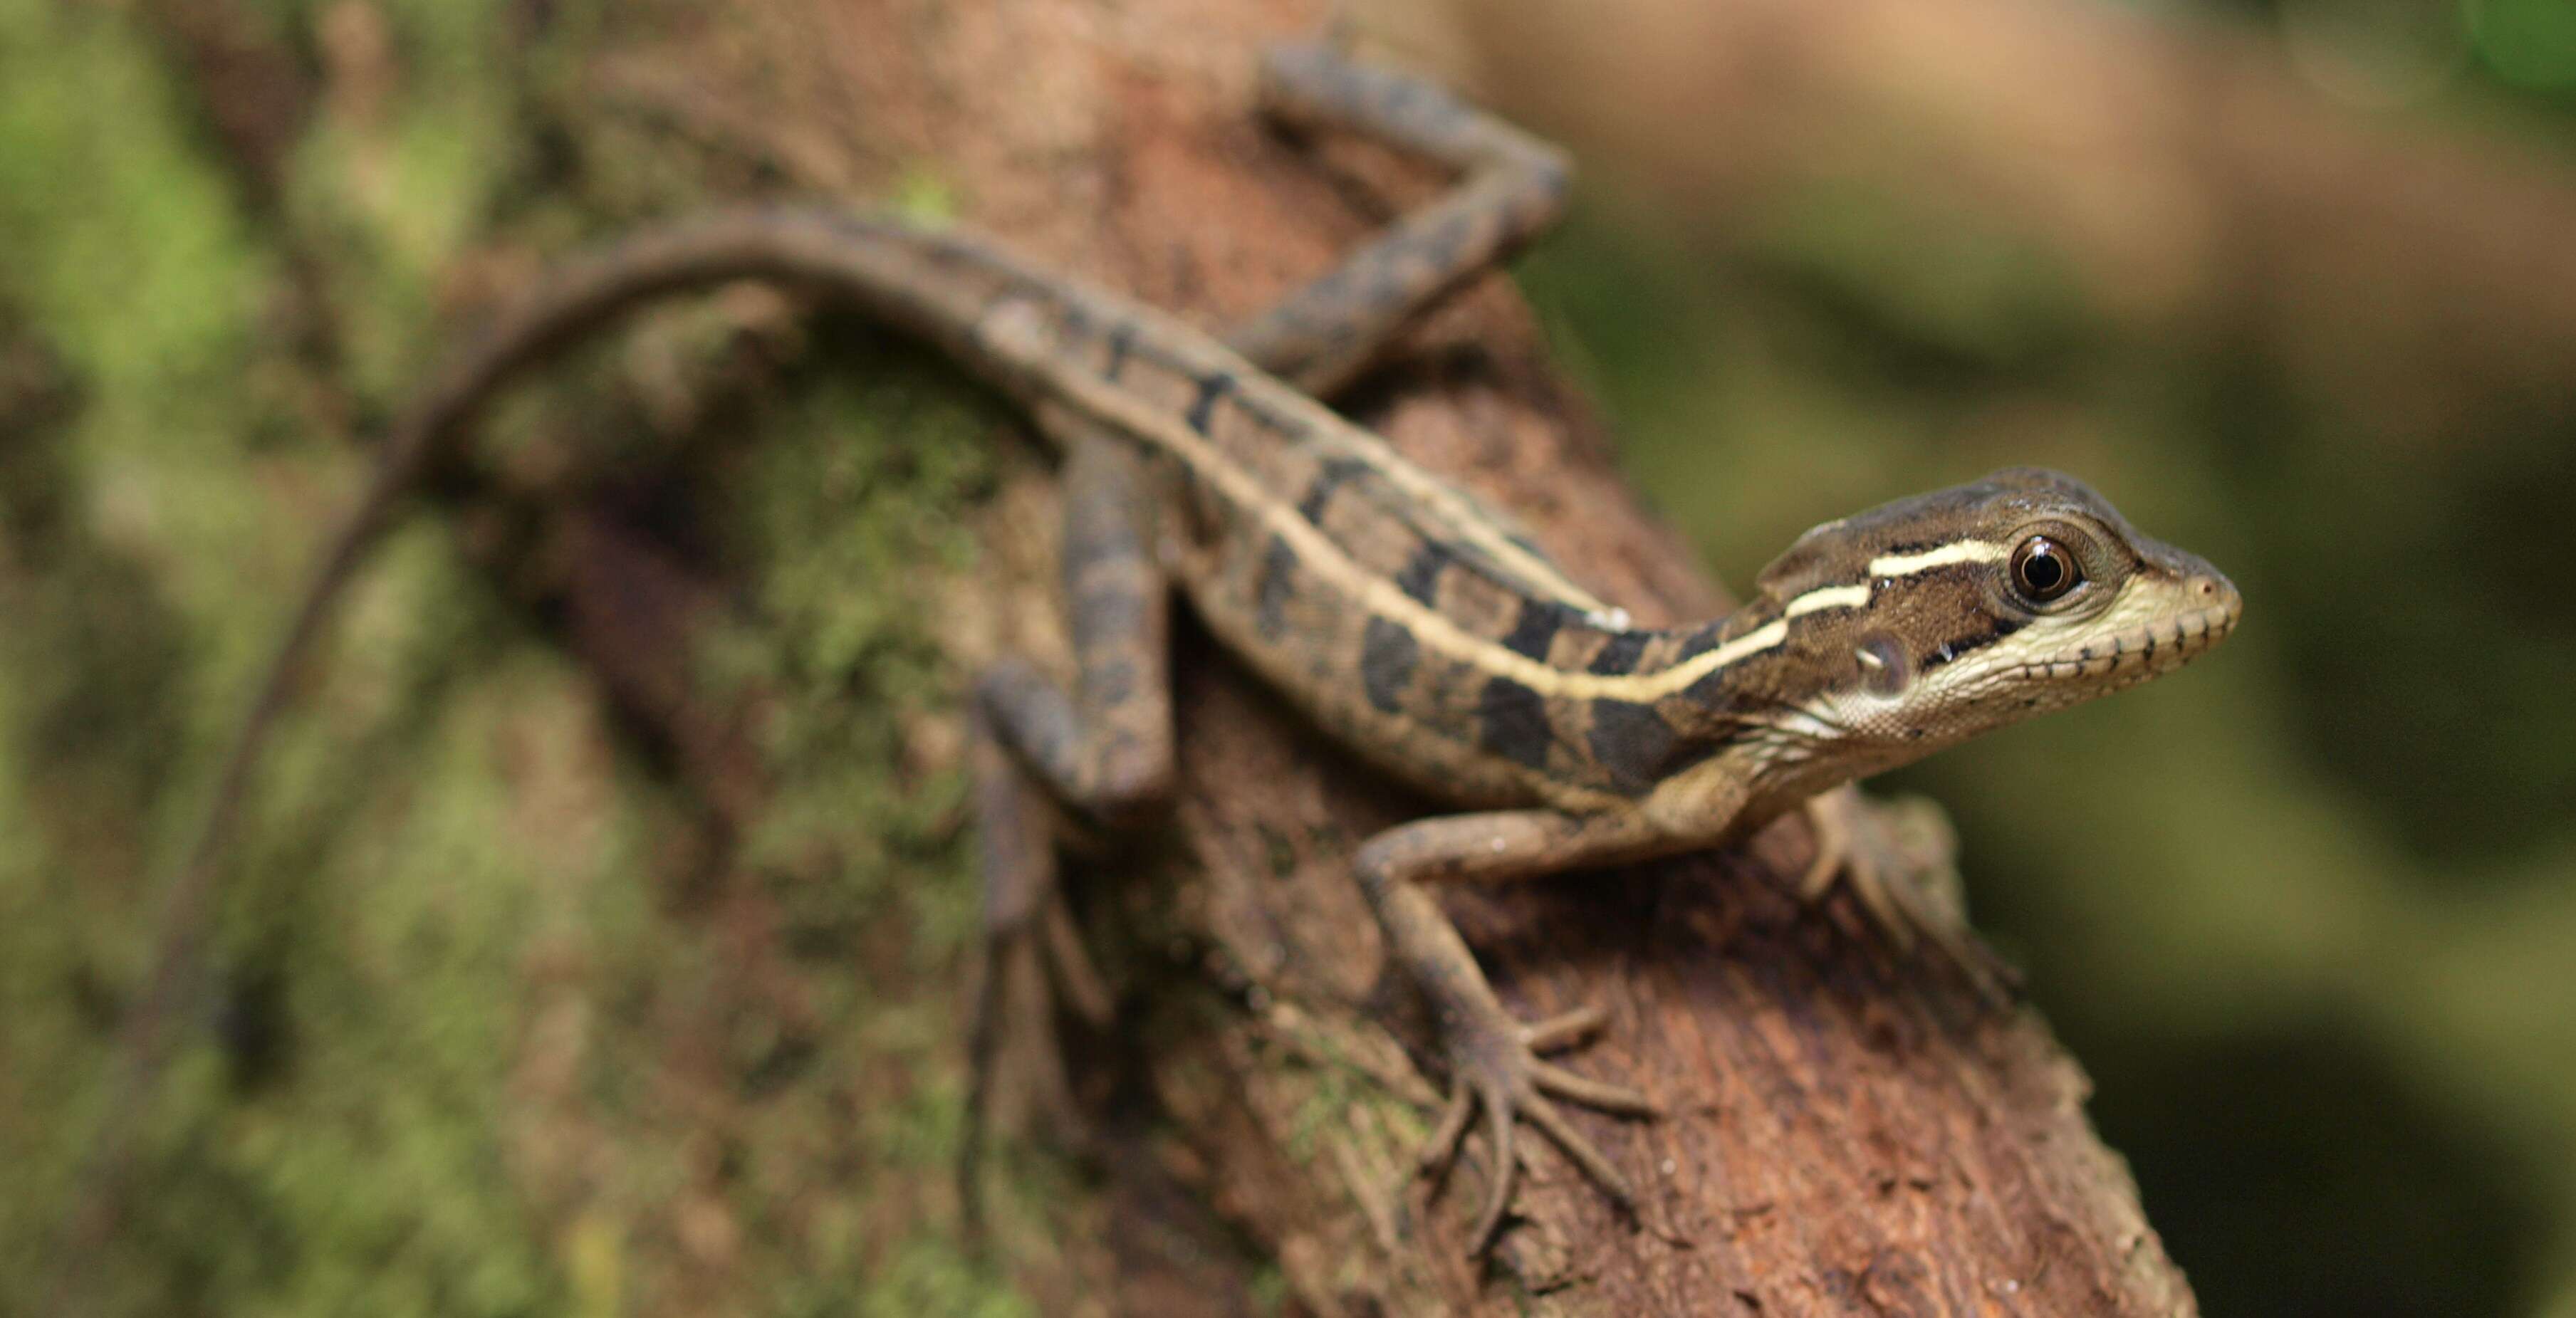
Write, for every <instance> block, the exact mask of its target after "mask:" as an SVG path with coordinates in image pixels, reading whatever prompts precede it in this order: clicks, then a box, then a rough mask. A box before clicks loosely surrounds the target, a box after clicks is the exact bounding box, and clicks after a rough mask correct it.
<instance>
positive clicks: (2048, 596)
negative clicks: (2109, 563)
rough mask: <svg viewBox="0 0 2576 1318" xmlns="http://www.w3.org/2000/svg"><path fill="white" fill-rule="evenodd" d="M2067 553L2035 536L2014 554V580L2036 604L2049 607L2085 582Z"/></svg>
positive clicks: (2047, 540) (2053, 543) (2051, 541)
mask: <svg viewBox="0 0 2576 1318" xmlns="http://www.w3.org/2000/svg"><path fill="white" fill-rule="evenodd" d="M2082 575H2083V574H2082V573H2081V572H2079V571H2078V570H2077V568H2076V566H2075V561H2074V560H2073V559H2071V558H2069V557H2067V554H2066V550H2065V549H2064V548H2062V547H2060V546H2059V545H2058V543H2057V542H2056V541H2054V540H2051V539H2049V538H2048V537H2046V536H2032V537H2031V538H2030V539H2028V540H2025V541H2023V542H2022V546H2021V548H2020V549H2019V550H2018V551H2016V552H2015V553H2014V554H2013V578H2014V581H2015V583H2016V584H2017V585H2019V586H2020V587H2021V589H2022V593H2023V594H2025V595H2028V596H2029V597H2030V598H2031V599H2033V600H2034V601H2037V602H2038V603H2041V604H2045V603H2048V602H2049V601H2051V600H2054V599H2056V598H2058V597H2059V596H2061V595H2064V594H2065V593H2066V592H2068V591H2070V590H2073V589H2075V583H2076V582H2077V581H2079V580H2081V579H2082Z"/></svg>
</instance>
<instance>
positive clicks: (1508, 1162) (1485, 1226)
mask: <svg viewBox="0 0 2576 1318" xmlns="http://www.w3.org/2000/svg"><path fill="white" fill-rule="evenodd" d="M1485 1006H1486V1010H1483V1011H1471V1012H1467V1013H1464V1017H1465V1019H1463V1020H1461V1021H1459V1022H1458V1023H1456V1024H1454V1025H1452V1026H1451V1027H1450V1028H1449V1030H1448V1053H1449V1073H1450V1088H1449V1102H1448V1104H1447V1106H1446V1107H1444V1108H1443V1109H1442V1110H1441V1114H1440V1121H1439V1124H1438V1125H1437V1126H1436V1127H1435V1128H1434V1129H1433V1130H1432V1133H1431V1138H1429V1139H1428V1140H1425V1141H1424V1142H1423V1145H1422V1152H1421V1153H1420V1154H1419V1155H1418V1156H1417V1157H1416V1158H1415V1171H1416V1173H1417V1174H1419V1175H1424V1176H1430V1175H1436V1174H1437V1173H1439V1172H1440V1171H1441V1170H1442V1169H1444V1168H1446V1167H1447V1166H1448V1165H1449V1164H1450V1163H1451V1162H1452V1161H1453V1160H1454V1159H1455V1158H1456V1156H1457V1153H1458V1145H1459V1143H1460V1141H1462V1140H1463V1139H1464V1138H1465V1137H1466V1134H1467V1128H1468V1127H1469V1126H1470V1125H1472V1124H1474V1122H1475V1117H1476V1113H1477V1112H1478V1111H1479V1110H1480V1109H1481V1110H1482V1111H1483V1113H1484V1114H1485V1119H1486V1120H1487V1121H1488V1122H1489V1123H1491V1125H1492V1126H1493V1129H1494V1171H1493V1184H1492V1187H1491V1188H1490V1189H1488V1190H1487V1191H1486V1193H1485V1206H1484V1209H1483V1211H1482V1212H1480V1213H1479V1214H1477V1217H1476V1225H1475V1227H1474V1229H1473V1230H1471V1231H1470V1232H1469V1233H1468V1246H1467V1248H1468V1251H1469V1252H1470V1253H1483V1252H1484V1250H1485V1248H1486V1247H1487V1246H1488V1245H1490V1244H1492V1243H1493V1239H1494V1235H1495V1232H1497V1231H1498V1230H1500V1229H1501V1227H1502V1224H1503V1214H1504V1212H1505V1211H1506V1210H1507V1209H1508V1208H1509V1207H1510V1205H1511V1198H1512V1178H1513V1174H1514V1172H1515V1171H1516V1170H1517V1169H1518V1167H1519V1165H1520V1155H1519V1153H1518V1151H1517V1150H1516V1149H1515V1147H1514V1141H1513V1136H1514V1133H1515V1131H1516V1130H1517V1129H1518V1128H1519V1126H1520V1123H1521V1122H1523V1121H1527V1122H1528V1123H1529V1124H1531V1125H1533V1126H1536V1127H1538V1128H1539V1130H1541V1131H1542V1132H1545V1133H1546V1135H1547V1137H1548V1138H1550V1139H1552V1140H1554V1141H1556V1145H1557V1147H1558V1148H1560V1149H1563V1150H1564V1151H1565V1155H1566V1156H1567V1157H1569V1158H1572V1159H1573V1160H1574V1162H1575V1165H1576V1166H1579V1167H1581V1168H1582V1169H1583V1171H1584V1174H1585V1175H1587V1176H1589V1177H1591V1178H1592V1180H1593V1181H1594V1182H1595V1183H1596V1184H1598V1185H1599V1186H1600V1187H1601V1188H1602V1190H1603V1191H1604V1192H1606V1193H1607V1194H1608V1195H1609V1196H1610V1198H1611V1200H1612V1201H1613V1202H1615V1203H1617V1204H1618V1205H1619V1207H1620V1208H1622V1209H1624V1210H1627V1211H1630V1212H1633V1211H1635V1208H1636V1192H1635V1191H1634V1190H1632V1189H1630V1188H1629V1185H1628V1178H1627V1177H1626V1176H1624V1175H1622V1174H1620V1171H1619V1169H1618V1168H1617V1167H1615V1166H1613V1165H1611V1162H1610V1160H1609V1159H1608V1158H1606V1157H1604V1156H1602V1153H1601V1151H1600V1150H1599V1149H1596V1148H1594V1147H1593V1146H1592V1142H1591V1141H1590V1140H1587V1139H1585V1138H1584V1137H1583V1136H1582V1135H1581V1134H1580V1133H1579V1132H1577V1131H1576V1130H1575V1129H1574V1127H1573V1126H1572V1125H1571V1124H1569V1123H1568V1122H1567V1121H1566V1119H1565V1116H1564V1114H1563V1113H1561V1112H1559V1111H1558V1110H1557V1108H1556V1104H1555V1103H1554V1102H1551V1101H1550V1100H1551V1099H1561V1100H1563V1101H1565V1102H1568V1103H1579V1104H1582V1105H1583V1106H1585V1107H1589V1108H1596V1109H1599V1110H1601V1111H1604V1112H1615V1113H1618V1114H1620V1115H1622V1116H1639V1117H1645V1116H1653V1115H1654V1114H1655V1107H1654V1104H1652V1103H1650V1102H1648V1101H1647V1100H1646V1096H1645V1095H1643V1094H1640V1093H1638V1092H1637V1091H1635V1090H1633V1089H1626V1088H1622V1087H1620V1086H1618V1085H1610V1084H1603V1083H1602V1082H1600V1081H1598V1080H1587V1079H1585V1078H1584V1077H1582V1076H1579V1075H1576V1074H1575V1073H1573V1072H1572V1071H1568V1070H1566V1069H1564V1068H1563V1067H1560V1066H1555V1065H1552V1064H1550V1063H1548V1062H1544V1061H1541V1060H1539V1056H1538V1055H1539V1054H1540V1053H1542V1052H1548V1051H1553V1050H1556V1049H1561V1048H1566V1047H1571V1046H1573V1045H1574V1044H1577V1043H1580V1042H1581V1041H1582V1040H1583V1039H1584V1038H1585V1037H1587V1036H1589V1035H1590V1034H1592V1033H1593V1032H1594V1031H1596V1030H1598V1029H1600V1027H1601V1024H1602V1021H1603V1015H1602V1013H1601V1011H1600V1010H1599V1009H1598V1008H1592V1007H1585V1008H1580V1009H1578V1010H1575V1011H1571V1012H1567V1013H1565V1014H1564V1015H1561V1016H1554V1017H1550V1018H1549V1019H1547V1020H1544V1021H1540V1022H1538V1023H1537V1024H1534V1025H1523V1024H1521V1023H1520V1022H1518V1021H1515V1020H1513V1019H1512V1018H1511V1016H1510V1015H1509V1014H1507V1013H1506V1012H1504V1011H1503V1009H1502V1007H1501V1006H1500V1004H1497V1003H1494V1002H1492V1001H1491V1000H1490V999H1488V1000H1487V1002H1486V1004H1485Z"/></svg>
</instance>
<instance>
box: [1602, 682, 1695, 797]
mask: <svg viewBox="0 0 2576 1318" xmlns="http://www.w3.org/2000/svg"><path fill="white" fill-rule="evenodd" d="M1680 740H1681V738H1680V734H1678V733H1676V732H1674V731H1673V725H1671V724H1669V723H1666V722H1665V721H1664V716H1663V715H1661V714H1658V713H1656V712H1655V710H1654V707H1653V706H1651V705H1640V704H1635V703H1633V702H1630V701H1626V700H1595V701H1593V702H1592V736H1591V744H1592V758H1593V759H1595V760H1597V761H1599V762H1600V764H1601V767H1602V769H1603V770H1604V771H1605V772H1607V773H1608V774H1609V775H1610V781H1611V784H1612V785H1613V786H1614V787H1616V788H1618V790H1620V791H1622V792H1628V793H1631V794H1634V793H1638V792H1644V791H1646V790H1648V789H1650V788H1652V787H1653V786H1654V785H1655V784H1656V783H1658V782H1660V781H1662V780H1663V777H1664V774H1665V767H1666V766H1667V765H1668V764H1669V763H1670V762H1671V760H1672V758H1673V750H1674V747H1675V746H1676V745H1678V744H1679V742H1680Z"/></svg>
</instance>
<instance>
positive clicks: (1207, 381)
mask: <svg viewBox="0 0 2576 1318" xmlns="http://www.w3.org/2000/svg"><path fill="white" fill-rule="evenodd" d="M1232 392H1234V377H1233V376H1231V375H1227V374H1226V373H1225V372H1223V371H1219V372H1217V373H1216V374H1214V375H1206V376H1201V377H1200V378H1199V396H1198V397H1196V398H1194V399H1191V400H1190V410H1189V414H1188V416H1187V417H1186V418H1185V419H1186V420H1187V421H1188V422H1189V423H1190V429H1192V430H1195V431H1197V432H1199V433H1200V434H1202V435H1204V434H1206V433H1207V432H1208V425H1209V423H1210V422H1213V421H1214V420H1216V404H1217V400H1218V399H1220V398H1223V397H1225V396H1226V395H1227V394H1230V393H1232Z"/></svg>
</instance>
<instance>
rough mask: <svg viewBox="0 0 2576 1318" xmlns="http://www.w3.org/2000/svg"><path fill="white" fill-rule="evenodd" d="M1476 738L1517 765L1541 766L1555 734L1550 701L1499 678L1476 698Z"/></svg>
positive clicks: (1487, 683)
mask: <svg viewBox="0 0 2576 1318" xmlns="http://www.w3.org/2000/svg"><path fill="white" fill-rule="evenodd" d="M1476 728H1477V740H1478V742H1479V743H1480V744H1481V745H1483V746H1484V748H1485V749H1486V750H1489V751H1491V752H1493V753H1494V754H1496V755H1500V756H1502V757H1503V758H1504V759H1507V760H1510V761H1511V762H1513V763H1514V764H1522V765H1527V766H1529V767H1530V768H1533V769H1536V768H1542V767H1544V766H1545V765H1546V764H1547V748H1548V746H1549V745H1551V744H1552V743H1554V742H1555V740H1556V733H1555V731H1554V730H1553V729H1551V728H1549V727H1548V725H1547V701H1546V699H1545V698H1543V697H1541V696H1540V695H1539V693H1538V692H1536V691H1533V690H1531V689H1529V688H1528V687H1526V686H1523V685H1521V684H1520V683H1518V682H1515V681H1513V680H1512V679H1510V678H1508V677H1497V678H1493V679H1490V680H1488V681H1487V682H1486V683H1485V689H1484V690H1483V691H1482V692H1480V693H1478V695H1477V697H1476Z"/></svg>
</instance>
